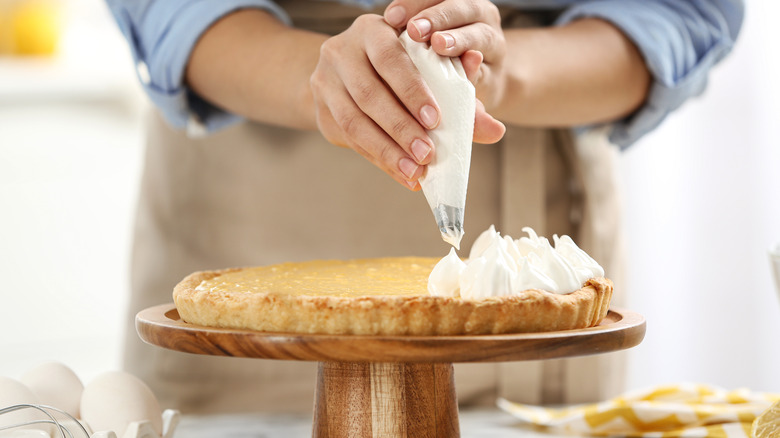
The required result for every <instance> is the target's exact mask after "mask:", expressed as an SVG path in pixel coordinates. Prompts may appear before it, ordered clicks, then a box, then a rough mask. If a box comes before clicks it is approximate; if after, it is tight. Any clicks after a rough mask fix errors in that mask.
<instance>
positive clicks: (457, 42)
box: [430, 23, 506, 60]
mask: <svg viewBox="0 0 780 438" xmlns="http://www.w3.org/2000/svg"><path fill="white" fill-rule="evenodd" d="M430 41H431V47H432V48H433V50H434V51H435V52H436V53H438V54H439V55H442V56H450V57H452V56H460V55H462V54H464V53H466V52H467V51H469V50H476V51H478V52H480V53H482V55H483V56H484V58H485V59H487V60H491V59H502V58H503V56H504V53H505V51H506V43H505V40H504V33H503V31H502V30H501V28H497V27H494V26H490V25H488V24H485V23H472V24H468V25H466V26H462V27H459V28H454V29H449V30H445V31H441V32H436V33H434V34H433V35H432V36H431V39H430Z"/></svg>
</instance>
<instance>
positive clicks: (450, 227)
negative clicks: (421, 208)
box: [433, 204, 464, 249]
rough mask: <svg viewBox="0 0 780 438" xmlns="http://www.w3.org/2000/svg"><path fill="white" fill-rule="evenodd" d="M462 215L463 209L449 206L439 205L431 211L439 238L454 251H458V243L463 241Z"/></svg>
mask: <svg viewBox="0 0 780 438" xmlns="http://www.w3.org/2000/svg"><path fill="white" fill-rule="evenodd" d="M463 214H464V211H463V208H460V207H453V206H451V205H445V204H439V205H438V206H437V207H436V208H434V209H433V217H434V218H435V219H436V224H437V225H438V226H439V231H441V238H442V239H444V241H445V242H447V243H449V244H450V245H452V246H454V247H455V248H456V249H460V241H461V239H463V234H464V232H463Z"/></svg>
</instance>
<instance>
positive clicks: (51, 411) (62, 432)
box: [0, 404, 116, 438]
mask: <svg viewBox="0 0 780 438" xmlns="http://www.w3.org/2000/svg"><path fill="white" fill-rule="evenodd" d="M25 409H31V410H36V411H38V412H40V413H41V414H42V415H41V416H42V417H45V418H42V419H40V420H29V421H23V422H21V423H18V424H11V425H6V426H0V432H2V431H5V430H9V429H19V428H22V427H25V426H32V425H36V424H37V425H41V424H50V425H54V430H55V432H54V433H55V436H56V437H60V438H76V437H84V438H92V437H90V434H89V432H87V429H86V428H85V427H84V425H83V424H81V422H79V421H78V420H77V419H75V418H73V416H72V415H70V414H68V413H67V412H65V411H63V410H62V409H57V408H55V407H52V406H46V405H34V404H19V405H14V406H9V407H7V408H2V409H0V416H2V415H6V414H10V413H12V412H16V411H21V410H25ZM58 415H59V416H61V417H65V419H66V420H65V421H66V422H67V425H66V424H65V422H61V421H60V420H58V419H57V416H58ZM115 437H116V435H114V438H115ZM105 438H108V437H105Z"/></svg>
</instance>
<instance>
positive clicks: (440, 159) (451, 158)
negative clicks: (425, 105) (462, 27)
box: [399, 31, 476, 249]
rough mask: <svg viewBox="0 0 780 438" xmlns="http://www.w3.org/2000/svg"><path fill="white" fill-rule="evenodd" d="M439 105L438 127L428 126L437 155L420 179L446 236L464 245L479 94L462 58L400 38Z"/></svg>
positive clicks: (455, 242)
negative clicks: (464, 226) (464, 66)
mask: <svg viewBox="0 0 780 438" xmlns="http://www.w3.org/2000/svg"><path fill="white" fill-rule="evenodd" d="M399 39H400V41H401V45H402V46H403V47H404V49H405V50H406V53H407V54H409V58H411V60H412V62H413V63H414V65H415V67H417V70H419V72H420V74H421V75H422V77H423V80H424V81H425V83H426V84H428V88H430V90H431V93H433V97H434V98H435V99H436V102H437V103H438V105H439V111H440V119H439V125H438V126H437V127H436V128H435V129H433V130H429V131H427V132H428V135H429V136H430V137H431V140H433V144H434V147H435V150H436V152H435V154H434V156H433V161H431V163H430V164H428V166H427V168H426V171H425V173H424V174H423V176H422V177H421V178H420V186H422V191H423V193H424V194H425V198H426V199H427V200H428V205H430V207H431V210H432V211H433V215H434V218H435V219H436V223H437V225H438V226H439V231H441V235H442V239H444V241H445V242H447V243H449V244H451V245H452V246H454V247H456V248H458V249H460V241H461V239H462V238H463V217H464V211H465V208H466V187H467V186H468V182H469V167H470V166H471V140H472V138H473V135H474V115H475V114H476V94H475V90H474V86H473V85H472V84H471V82H469V80H468V78H467V77H466V72H465V70H463V65H461V63H460V59H459V58H457V57H454V58H450V57H447V56H440V55H439V54H437V53H436V52H434V51H433V49H432V48H431V47H430V45H429V44H428V43H418V42H416V41H413V40H412V39H411V38H410V37H409V35H408V34H407V33H406V31H404V32H403V33H402V34H401V36H400V37H399Z"/></svg>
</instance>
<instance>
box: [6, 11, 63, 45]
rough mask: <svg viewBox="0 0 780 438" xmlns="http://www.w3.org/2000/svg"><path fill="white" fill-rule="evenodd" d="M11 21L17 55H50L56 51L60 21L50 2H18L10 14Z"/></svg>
mask: <svg viewBox="0 0 780 438" xmlns="http://www.w3.org/2000/svg"><path fill="white" fill-rule="evenodd" d="M11 23H12V27H13V36H14V42H15V50H14V53H16V54H17V55H51V54H53V53H54V52H55V51H56V48H57V42H58V40H59V33H60V26H59V24H60V23H59V14H58V10H57V8H56V7H55V6H54V4H53V3H52V2H48V1H45V0H27V1H23V2H20V3H19V4H18V5H17V6H16V7H15V8H14V10H13V12H12V14H11Z"/></svg>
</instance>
